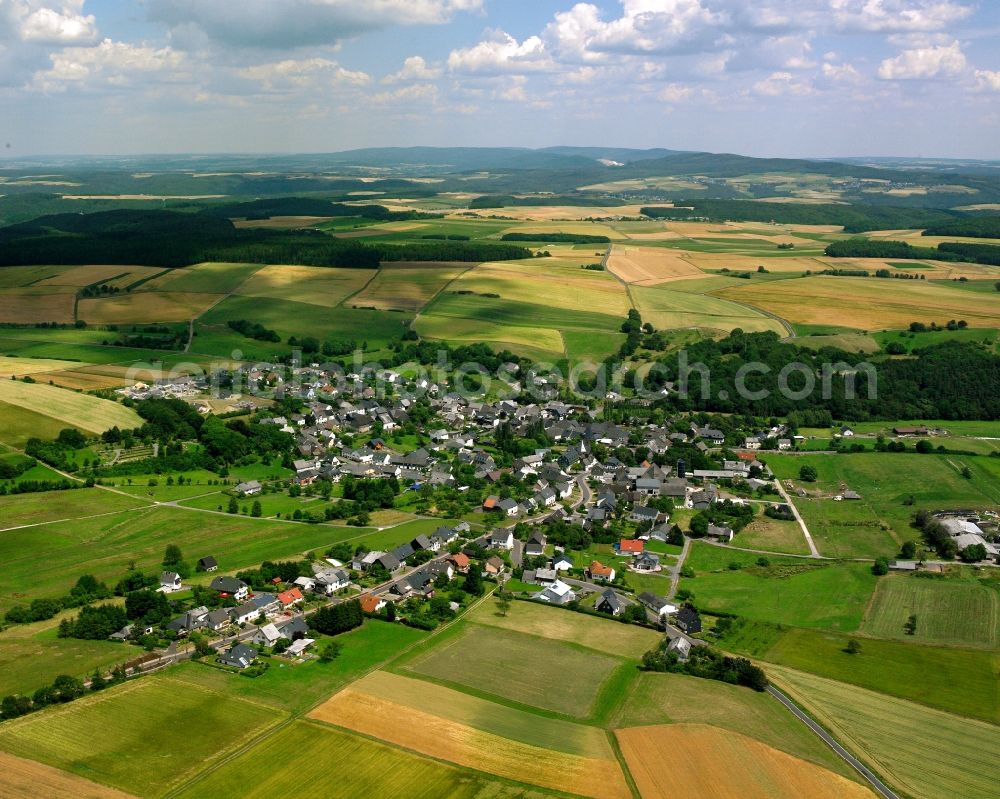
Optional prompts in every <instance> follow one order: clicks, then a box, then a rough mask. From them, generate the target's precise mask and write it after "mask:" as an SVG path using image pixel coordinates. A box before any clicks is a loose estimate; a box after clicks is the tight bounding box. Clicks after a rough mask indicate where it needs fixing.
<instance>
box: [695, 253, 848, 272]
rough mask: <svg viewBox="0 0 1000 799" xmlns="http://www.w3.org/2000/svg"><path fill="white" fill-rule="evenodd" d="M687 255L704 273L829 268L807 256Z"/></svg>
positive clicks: (795, 270)
mask: <svg viewBox="0 0 1000 799" xmlns="http://www.w3.org/2000/svg"><path fill="white" fill-rule="evenodd" d="M687 255H688V259H689V260H690V261H691V263H693V264H694V265H695V266H697V267H699V268H700V269H704V270H706V271H712V270H716V271H717V270H719V269H729V270H731V271H733V272H756V271H757V267H758V266H763V267H765V268H766V269H767V270H768V271H769V272H808V271H812V272H819V271H821V270H823V269H827V268H829V265H828V264H826V263H823V261H822V260H821V259H819V258H812V257H810V256H808V255H805V256H795V255H788V256H784V255H783V256H780V257H773V258H768V257H764V256H760V255H730V254H728V253H719V252H692V253H688V254H687ZM828 260H831V259H828ZM841 266H843V264H841Z"/></svg>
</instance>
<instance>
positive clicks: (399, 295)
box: [351, 264, 469, 313]
mask: <svg viewBox="0 0 1000 799" xmlns="http://www.w3.org/2000/svg"><path fill="white" fill-rule="evenodd" d="M468 268H469V265H468V264H448V265H444V264H442V265H441V266H436V267H435V266H428V267H427V268H419V267H410V266H400V267H397V268H393V266H391V265H390V266H388V267H383V268H382V269H380V270H379V272H378V274H377V275H376V276H375V279H374V280H372V281H371V282H370V283H368V285H367V286H365V287H364V289H363V290H362V291H361V292H360V293H359V294H356V295H355V296H354V297H352V298H351V305H357V306H359V307H363V308H368V307H372V308H377V309H378V310H380V311H390V310H397V309H398V310H403V311H408V312H411V313H415V312H417V311H419V310H420V309H421V308H423V307H424V306H425V305H427V303H429V302H430V301H431V300H432V299H434V296H435V295H436V294H437V293H438V292H439V291H441V289H443V288H444V287H445V286H446V285H447V284H448V282H449V281H451V280H454V279H455V278H456V277H458V276H459V275H461V274H462V272H464V271H465V270H466V269H468Z"/></svg>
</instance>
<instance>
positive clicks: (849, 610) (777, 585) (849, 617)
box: [681, 543, 877, 632]
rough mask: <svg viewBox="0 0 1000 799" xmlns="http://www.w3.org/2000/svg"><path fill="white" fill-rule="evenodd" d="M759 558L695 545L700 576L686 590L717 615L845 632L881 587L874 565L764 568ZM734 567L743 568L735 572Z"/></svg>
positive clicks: (778, 564)
mask: <svg viewBox="0 0 1000 799" xmlns="http://www.w3.org/2000/svg"><path fill="white" fill-rule="evenodd" d="M713 550H714V551H713ZM758 557H759V556H757V555H753V554H752V553H744V552H736V551H734V550H730V551H727V550H725V549H722V548H720V547H713V546H712V545H710V544H704V543H695V544H694V546H693V547H692V550H691V554H690V555H689V557H688V560H687V562H686V565H688V566H690V567H691V568H693V569H694V570H695V574H696V576H695V577H693V578H684V579H682V580H681V587H682V588H687V589H689V590H691V591H692V592H694V596H695V601H696V602H697V604H698V607H699V608H701V609H703V610H708V611H712V612H724V613H735V614H737V615H739V616H743V617H745V618H748V619H754V620H757V621H768V622H774V623H776V624H788V625H793V626H797V627H817V628H821V629H830V630H840V631H843V632H852V631H854V630H856V629H857V628H858V627H859V626H860V625H861V620H862V616H863V614H864V610H865V607H866V605H867V604H868V600H869V599H870V597H871V595H872V591H874V590H875V584H876V581H877V578H876V577H874V576H873V575H872V573H871V567H870V566H869V565H868V564H865V563H842V564H830V563H823V562H816V561H809V560H805V559H798V560H797V562H787V560H788V559H784V560H783V559H780V558H771V559H770V560H771V565H769V566H758V565H757V564H756V560H757V558H758ZM730 564H733V565H735V564H740V566H741V567H740V568H739V569H736V570H732V569H730V568H729V566H730Z"/></svg>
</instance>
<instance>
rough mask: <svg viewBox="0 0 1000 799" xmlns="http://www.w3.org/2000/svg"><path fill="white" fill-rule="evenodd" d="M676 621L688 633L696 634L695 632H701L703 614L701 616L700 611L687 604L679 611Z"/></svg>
mask: <svg viewBox="0 0 1000 799" xmlns="http://www.w3.org/2000/svg"><path fill="white" fill-rule="evenodd" d="M676 622H677V626H678V627H680V628H681V629H682V630H683V631H684V632H686V633H687V634H688V635H694V634H695V633H700V632H701V616H699V615H698V611H696V610H695V609H694V608H693V607H691V606H690V605H685V606H684V607H682V608H681V609H680V610H679V611H677V617H676Z"/></svg>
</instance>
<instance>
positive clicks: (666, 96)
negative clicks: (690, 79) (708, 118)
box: [656, 83, 694, 103]
mask: <svg viewBox="0 0 1000 799" xmlns="http://www.w3.org/2000/svg"><path fill="white" fill-rule="evenodd" d="M692 94H694V90H693V89H691V87H690V86H682V85H681V84H679V83H671V84H669V85H668V86H664V87H663V89H661V90H660V92H659V94H657V95H656V96H657V97H658V98H659V99H661V100H663V101H664V102H665V103H680V102H683V101H684V100H687V99H689V98H690V97H691V95H692Z"/></svg>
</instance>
